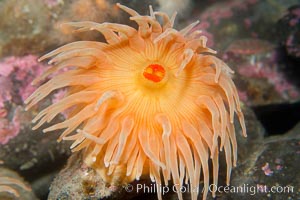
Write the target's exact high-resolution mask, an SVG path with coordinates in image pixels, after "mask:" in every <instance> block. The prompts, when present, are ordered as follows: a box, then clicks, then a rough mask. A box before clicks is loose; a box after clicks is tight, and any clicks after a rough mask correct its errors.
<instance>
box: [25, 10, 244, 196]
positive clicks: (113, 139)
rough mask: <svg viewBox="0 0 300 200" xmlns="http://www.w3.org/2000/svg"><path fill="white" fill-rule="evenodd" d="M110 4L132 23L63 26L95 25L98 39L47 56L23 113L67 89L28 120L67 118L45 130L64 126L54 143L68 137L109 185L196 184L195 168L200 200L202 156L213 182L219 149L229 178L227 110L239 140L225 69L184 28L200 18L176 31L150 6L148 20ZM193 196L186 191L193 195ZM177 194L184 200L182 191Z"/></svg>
mask: <svg viewBox="0 0 300 200" xmlns="http://www.w3.org/2000/svg"><path fill="white" fill-rule="evenodd" d="M117 6H118V7H119V8H120V9H122V10H124V11H126V12H127V13H129V14H130V15H131V17H130V19H131V20H133V21H135V22H136V23H137V24H138V29H135V28H132V27H130V26H127V25H122V24H117V23H102V24H98V23H94V22H89V21H85V22H71V23H67V24H66V25H67V26H71V27H74V28H75V30H76V31H89V30H96V31H99V32H100V33H101V34H103V36H104V37H105V39H106V43H102V42H95V41H77V42H73V43H70V44H67V45H64V46H62V47H60V48H58V49H56V50H54V51H52V52H50V53H48V54H46V55H44V56H42V57H41V58H40V61H41V60H44V59H47V58H52V59H51V60H50V61H49V64H53V66H52V67H51V68H49V69H48V70H47V71H46V72H45V73H44V74H43V75H42V76H41V77H39V78H37V79H36V80H35V81H34V83H38V82H39V81H41V80H42V79H44V78H46V77H48V76H49V75H52V74H53V73H56V75H55V76H52V78H51V80H49V81H48V82H46V83H45V84H43V85H42V86H40V87H39V88H38V89H37V90H36V91H35V92H34V93H33V94H32V95H31V96H30V97H29V98H28V99H27V100H26V103H27V104H28V107H27V109H29V108H30V107H32V106H33V105H35V104H36V103H38V102H39V101H41V100H42V99H43V98H45V97H46V96H47V95H49V94H50V93H51V92H52V91H54V90H57V89H59V88H64V87H67V88H68V94H67V95H66V96H65V97H64V98H63V99H61V100H60V101H59V102H57V103H54V104H53V105H50V106H49V107H47V108H45V109H44V110H42V111H41V112H40V113H39V114H38V115H37V116H36V117H35V118H34V119H33V123H37V124H36V126H35V127H34V129H37V128H39V127H40V126H41V125H42V124H44V123H46V122H50V121H51V120H52V119H53V118H55V117H56V116H57V115H58V114H59V113H61V112H64V111H66V110H68V114H67V118H66V119H65V121H63V122H61V123H58V124H55V125H53V126H51V127H48V128H46V129H44V132H49V131H54V130H58V129H65V130H64V131H63V133H62V134H61V136H60V138H59V141H60V140H73V141H74V143H73V144H72V145H71V149H72V150H73V151H79V150H81V149H84V162H85V163H86V164H87V165H88V166H90V167H92V168H94V169H95V170H96V171H97V172H98V173H99V174H100V175H101V176H102V177H103V179H104V180H105V181H106V182H107V183H110V184H111V185H117V184H123V183H128V182H130V181H133V180H134V179H137V180H139V179H140V177H141V176H142V175H150V178H151V180H152V181H155V182H156V183H157V185H158V186H159V185H161V184H166V185H167V184H168V181H169V180H171V179H172V180H173V183H174V184H175V186H176V189H177V190H178V191H179V189H180V187H181V186H183V184H184V182H185V183H189V184H190V186H191V187H192V188H198V185H199V181H200V174H201V171H202V174H203V178H204V180H203V181H204V191H203V199H205V198H206V196H207V193H208V186H209V176H210V172H209V166H208V165H209V159H211V160H212V168H213V169H212V174H213V183H214V184H216V185H217V182H218V170H219V161H218V158H219V150H220V151H221V150H223V149H224V152H225V157H226V163H227V184H229V178H230V173H231V168H232V165H234V166H235V165H236V159H237V143H236V136H235V130H234V126H233V122H234V113H236V114H237V116H238V118H239V121H240V124H241V126H242V130H243V135H244V136H246V129H245V124H244V118H243V114H242V111H241V108H240V105H239V104H240V102H239V98H238V94H237V90H236V87H235V85H234V83H233V81H232V79H231V74H232V73H233V71H232V70H231V69H230V68H229V67H228V66H227V65H226V64H225V63H224V62H222V61H221V60H219V59H218V58H216V57H215V56H214V55H213V54H215V53H216V52H215V51H214V50H212V49H209V48H208V47H206V42H207V38H206V37H205V36H203V35H201V31H195V32H192V33H191V30H192V28H193V27H194V26H195V25H196V24H197V23H198V22H195V23H192V24H190V25H189V26H187V27H186V28H184V29H182V30H180V31H177V30H176V29H174V28H173V24H174V19H175V16H176V13H175V14H174V15H173V16H172V17H171V18H169V17H168V16H167V14H165V13H163V12H154V11H153V10H152V7H151V6H150V16H142V15H140V14H138V13H137V12H136V11H134V10H132V9H130V8H128V7H126V6H123V5H120V4H117ZM157 17H161V18H162V21H163V22H162V23H160V22H159V21H158V20H157ZM61 69H65V70H63V71H62V70H61ZM58 71H59V72H60V74H58V75H57V72H58ZM75 130H76V132H74V131H75ZM198 193H199V190H197V192H192V194H191V195H192V199H194V200H195V199H197V195H198ZM213 196H215V193H213ZM178 197H179V199H182V194H181V193H180V192H178ZM158 198H159V199H161V193H160V190H158Z"/></svg>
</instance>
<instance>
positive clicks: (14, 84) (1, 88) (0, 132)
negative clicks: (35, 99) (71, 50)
mask: <svg viewBox="0 0 300 200" xmlns="http://www.w3.org/2000/svg"><path fill="white" fill-rule="evenodd" d="M43 67H44V66H43V64H40V63H38V62H37V56H35V55H27V56H23V57H15V56H10V57H6V58H4V59H2V60H0V144H6V143H8V142H9V140H11V139H12V138H14V137H16V136H17V135H18V134H19V132H20V126H21V121H20V117H19V116H20V112H21V110H22V105H23V101H24V99H26V98H27V97H28V96H29V95H30V94H31V93H32V91H33V90H34V89H35V88H34V87H33V86H32V85H31V82H32V81H33V79H34V78H36V77H37V76H39V75H40V74H41V73H42V71H43Z"/></svg>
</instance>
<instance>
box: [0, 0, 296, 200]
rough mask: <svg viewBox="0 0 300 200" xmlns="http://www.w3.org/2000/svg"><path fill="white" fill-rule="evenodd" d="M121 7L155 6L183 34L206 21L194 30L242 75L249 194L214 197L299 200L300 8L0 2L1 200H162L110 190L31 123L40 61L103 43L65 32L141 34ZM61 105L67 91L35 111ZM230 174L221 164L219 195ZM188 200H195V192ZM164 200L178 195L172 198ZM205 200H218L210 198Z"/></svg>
mask: <svg viewBox="0 0 300 200" xmlns="http://www.w3.org/2000/svg"><path fill="white" fill-rule="evenodd" d="M117 2H119V3H121V4H123V5H126V6H128V7H131V8H133V9H135V10H137V11H138V12H139V13H141V14H149V11H148V5H150V4H151V5H152V6H153V8H154V10H162V11H164V12H167V13H168V14H170V15H171V14H172V13H173V11H175V10H177V11H178V17H177V20H176V23H175V27H178V28H182V27H184V26H186V25H188V24H190V23H192V22H194V21H196V20H200V23H199V24H198V25H197V26H196V27H194V29H200V30H202V33H203V34H204V35H205V36H206V37H207V38H208V44H207V45H208V46H209V47H211V48H212V49H214V50H216V51H217V52H218V53H217V57H219V58H221V59H222V60H223V61H224V62H226V63H227V64H228V65H229V66H230V67H231V68H232V69H233V70H234V71H235V74H234V75H233V79H234V82H235V84H236V86H237V88H238V92H239V96H240V99H241V101H242V109H243V112H244V115H245V121H246V126H247V134H248V137H247V138H246V139H245V138H242V137H241V136H240V134H239V133H240V132H241V130H240V127H239V126H236V130H237V140H238V163H237V167H235V168H233V171H232V174H231V182H230V184H231V185H232V186H243V187H245V188H246V190H245V191H242V192H234V191H231V192H217V196H216V198H215V199H255V200H256V199H257V200H258V199H259V200H260V199H272V200H283V199H288V200H296V199H300V4H299V1H297V0H265V1H259V0H221V1H217V0H201V1H200V0H183V1H179V0H175V1H171V0H166V1H163V0H153V1H152V0H120V1H115V0H107V1H106V0H0V161H1V166H0V200H10V199H12V200H13V199H21V200H35V199H41V200H44V199H51V200H54V199H57V200H72V199H74V200H83V199H85V200H88V199H91V200H92V199H157V197H156V194H155V193H154V192H148V193H147V192H145V193H143V192H141V193H138V194H137V193H128V192H126V191H125V190H124V188H123V187H121V186H120V187H113V188H111V187H110V188H108V187H106V185H105V183H103V181H101V179H100V178H99V176H97V174H96V173H95V172H94V171H93V170H91V169H89V168H87V167H83V166H82V165H81V163H80V153H76V154H74V153H71V151H70V144H71V143H70V142H68V141H63V142H60V143H57V141H56V140H57V138H58V137H59V135H60V131H55V132H53V133H46V134H45V133H43V132H42V130H43V128H44V127H43V126H42V127H41V128H38V129H37V130H32V123H31V120H32V119H33V117H34V116H35V115H36V114H37V112H38V110H40V109H38V108H34V109H31V110H29V111H25V106H24V100H25V99H26V98H27V97H28V96H29V95H30V94H31V93H32V92H33V91H34V90H35V89H36V87H35V86H32V85H31V82H32V81H33V80H34V78H36V77H38V76H40V75H41V74H42V73H43V71H44V70H45V69H46V68H47V63H46V62H44V61H43V62H38V61H37V59H38V58H39V57H40V56H42V55H43V54H45V53H47V52H49V51H51V50H53V49H55V48H57V47H59V46H61V45H63V44H66V43H69V42H71V41H76V40H99V41H101V40H103V37H102V36H101V35H100V34H97V33H95V32H92V33H85V32H82V33H80V32H79V33H72V34H71V33H70V31H69V30H66V29H63V28H60V26H59V25H60V24H61V23H62V22H69V21H95V22H98V23H101V22H105V21H106V22H118V23H120V22H122V23H125V24H130V25H133V26H134V23H133V22H131V21H129V19H128V15H127V14H126V13H124V12H121V11H120V10H118V9H116V7H115V5H114V4H115V3H117ZM62 95H64V90H59V91H57V92H54V93H53V94H52V95H51V96H50V97H47V99H46V101H43V103H42V104H39V105H38V106H39V107H45V106H46V105H50V104H52V103H54V102H57V101H59V99H61V98H62ZM59 118H63V116H60V117H59ZM59 118H58V119H54V121H53V122H51V123H55V121H59V120H60V119H59ZM71 154H73V156H72V158H71V159H69V161H68V164H67V160H68V158H69V157H70V156H71ZM223 168H225V165H224V164H222V162H221V163H220V170H219V175H220V177H219V185H221V186H222V185H223V186H225V179H226V170H223ZM3 177H5V178H9V179H8V180H11V182H9V181H8V180H7V179H5V180H4V179H3ZM55 177H56V178H55ZM1 178H2V180H1ZM54 178H55V181H54V182H53V180H54ZM7 183H8V184H7ZM6 184H7V185H6ZM132 184H133V185H136V184H145V185H148V186H151V184H153V183H151V182H150V181H149V180H140V181H135V182H134V183H132ZM50 185H51V187H50ZM7 186H8V188H7ZM9 188H10V189H12V190H9ZM266 188H267V191H266V190H265V189H266ZM271 188H273V189H274V188H275V189H276V191H272V192H270V190H271ZM2 190H3V191H2ZM183 195H184V199H190V198H191V197H190V195H189V192H185V193H184V194H183ZM163 199H166V200H167V199H177V195H176V194H175V193H172V192H170V193H168V194H166V195H164V196H163ZM198 199H202V195H201V194H200V195H199V196H198ZM207 199H213V198H212V196H211V193H209V194H208V196H207Z"/></svg>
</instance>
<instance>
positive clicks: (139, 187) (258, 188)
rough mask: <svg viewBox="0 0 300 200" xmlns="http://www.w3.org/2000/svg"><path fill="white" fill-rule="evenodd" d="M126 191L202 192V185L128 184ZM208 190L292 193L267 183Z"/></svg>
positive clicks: (214, 187)
mask: <svg viewBox="0 0 300 200" xmlns="http://www.w3.org/2000/svg"><path fill="white" fill-rule="evenodd" d="M124 189H125V191H126V192H135V193H157V192H160V193H161V194H162V195H165V194H167V193H169V192H176V193H177V192H180V193H194V192H196V193H202V192H203V188H202V187H191V186H190V185H184V186H179V185H172V186H166V185H160V184H155V183H153V184H149V185H148V184H136V185H131V184H128V185H126V186H124ZM208 190H209V191H210V192H212V193H213V192H215V193H219V194H222V193H232V194H234V193H244V194H249V195H255V194H258V193H287V194H288V193H293V192H294V187H293V186H290V185H288V186H278V185H276V186H267V185H260V184H257V185H249V184H243V185H241V186H229V185H228V186H217V185H215V184H210V185H209V188H208Z"/></svg>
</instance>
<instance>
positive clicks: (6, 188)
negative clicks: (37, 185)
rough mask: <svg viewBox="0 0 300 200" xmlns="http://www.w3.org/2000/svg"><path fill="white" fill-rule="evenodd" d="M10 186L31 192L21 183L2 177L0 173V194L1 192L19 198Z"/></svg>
mask: <svg viewBox="0 0 300 200" xmlns="http://www.w3.org/2000/svg"><path fill="white" fill-rule="evenodd" d="M0 164H3V161H2V160H0ZM3 171H4V170H3ZM12 185H14V186H17V187H20V188H22V189H24V190H26V191H31V188H29V187H28V186H26V185H25V184H24V183H23V182H22V181H20V180H18V179H16V178H11V177H7V176H2V174H1V173H0V193H2V192H5V193H10V194H13V195H14V196H16V197H20V194H19V192H18V191H17V190H16V189H15V188H13V187H12Z"/></svg>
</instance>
